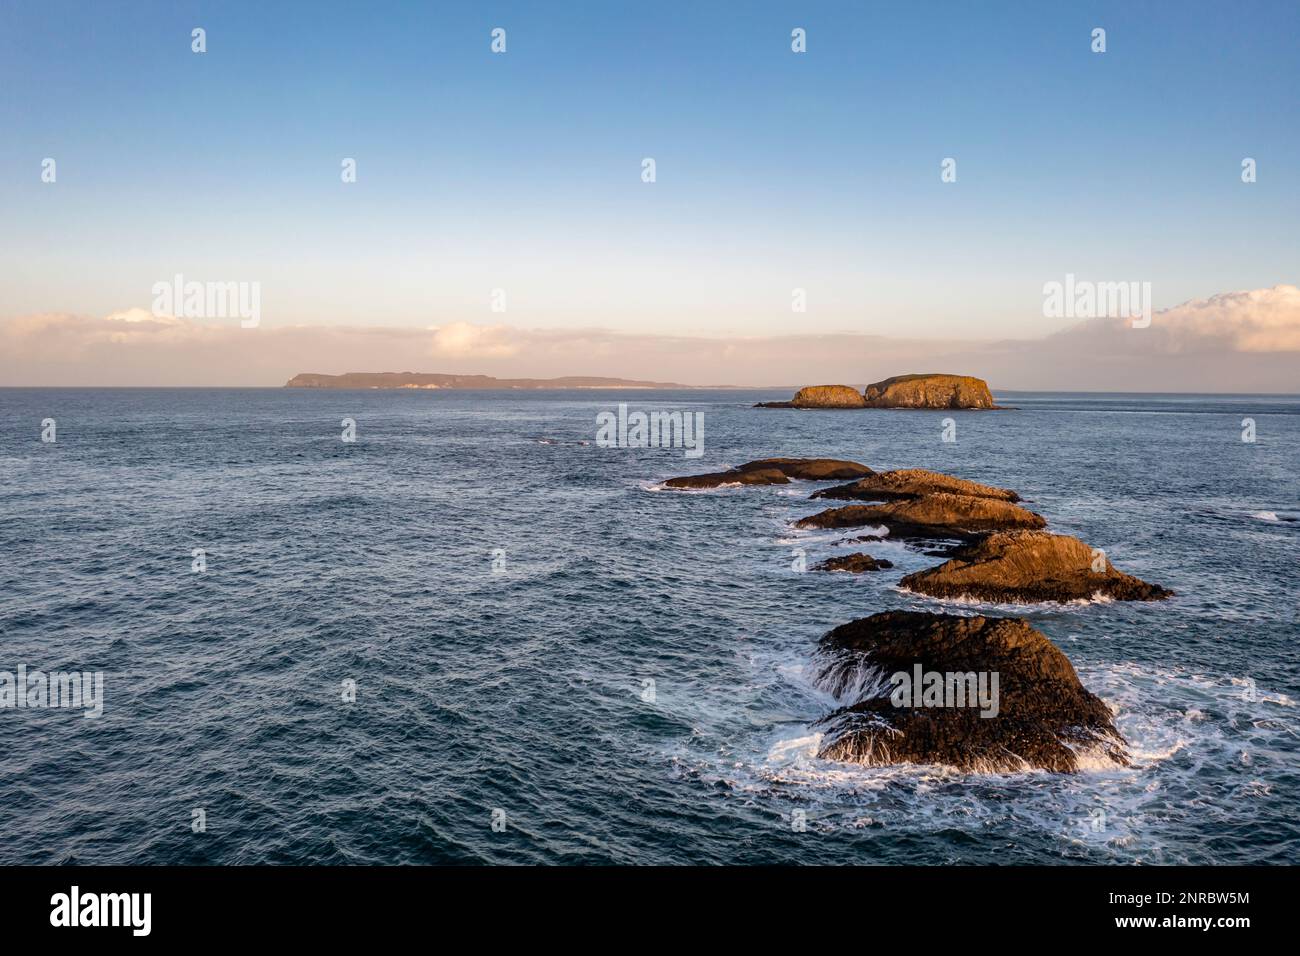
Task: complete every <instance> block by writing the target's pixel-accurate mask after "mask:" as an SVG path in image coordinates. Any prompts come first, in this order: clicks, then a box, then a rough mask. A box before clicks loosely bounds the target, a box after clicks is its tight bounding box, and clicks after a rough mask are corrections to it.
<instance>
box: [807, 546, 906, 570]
mask: <svg viewBox="0 0 1300 956" xmlns="http://www.w3.org/2000/svg"><path fill="white" fill-rule="evenodd" d="M893 566H894V562H892V561H886V560H885V559H884V558H873V557H872V556H871V555H869V554H864V553H863V552H861V551H858V552H856V553H854V554H843V555H838V556H836V557H834V558H827V559H826V560H825V561H823V562H821V563H820V564H817V565H814V567H813V570H814V571H847V572H848V573H849V574H862V573H863V572H865V571H883V570H885V569H886V568H892V567H893Z"/></svg>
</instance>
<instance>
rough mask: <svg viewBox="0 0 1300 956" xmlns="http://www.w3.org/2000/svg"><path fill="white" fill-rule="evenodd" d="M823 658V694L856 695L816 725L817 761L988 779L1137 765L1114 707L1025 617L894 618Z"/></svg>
mask: <svg viewBox="0 0 1300 956" xmlns="http://www.w3.org/2000/svg"><path fill="white" fill-rule="evenodd" d="M818 656H819V668H818V675H817V680H818V683H819V684H820V686H822V687H823V688H824V689H825V690H827V691H829V692H831V693H832V694H835V695H836V696H837V697H840V698H844V697H845V696H846V695H847V696H850V697H852V698H853V702H852V703H850V704H849V705H848V706H845V707H842V708H840V709H839V710H836V711H834V712H833V713H831V714H830V715H828V716H827V717H825V718H823V719H822V720H821V721H819V722H818V724H819V726H820V727H821V728H822V731H823V736H822V743H821V749H820V751H819V754H818V755H819V756H820V757H823V758H826V759H830V760H841V761H851V762H854V763H861V764H867V765H870V766H883V765H888V764H899V763H913V764H942V765H947V766H951V767H957V768H959V769H963V770H968V771H979V772H986V773H987V772H992V773H1007V772H1018V771H1024V770H1030V769H1041V770H1049V771H1053V772H1057V773H1070V772H1074V771H1076V770H1078V769H1079V767H1080V763H1081V758H1083V757H1086V758H1088V759H1089V760H1090V761H1102V762H1105V763H1110V764H1113V765H1117V766H1122V765H1126V764H1127V763H1128V755H1127V752H1126V747H1125V743H1124V740H1123V738H1122V737H1121V736H1120V734H1119V732H1118V731H1117V730H1116V729H1115V724H1114V721H1113V720H1112V717H1111V713H1110V710H1109V708H1108V707H1107V706H1106V705H1105V703H1103V702H1102V701H1101V700H1100V699H1099V698H1097V697H1096V696H1094V695H1093V694H1091V693H1089V692H1088V690H1087V689H1085V688H1084V687H1083V685H1082V684H1081V683H1080V682H1079V677H1078V675H1077V674H1076V673H1075V671H1074V667H1073V666H1072V665H1071V664H1070V661H1069V659H1068V658H1066V656H1065V655H1064V654H1063V653H1062V652H1061V651H1060V649H1059V648H1057V647H1056V646H1055V645H1054V644H1052V642H1051V641H1049V640H1048V639H1047V638H1046V637H1045V636H1044V635H1043V634H1041V633H1039V632H1038V631H1036V630H1034V629H1033V628H1032V627H1030V626H1029V624H1028V623H1027V622H1025V621H1023V620H1020V619H1017V618H989V617H957V616H953V615H946V614H927V613H920V612H912V611H889V612H886V613H883V614H874V615H872V616H871V617H868V618H863V619H861V620H857V621H853V622H851V623H849V624H845V625H842V626H840V627H837V628H836V629H835V630H833V631H831V632H830V633H829V634H827V635H826V636H825V637H824V638H822V641H821V645H820V650H819V655H818ZM895 675H901V676H895ZM931 675H938V677H937V678H935V677H933V676H931ZM995 675H996V676H995ZM904 678H905V679H904ZM936 685H937V688H938V689H937V692H936V690H935V689H936ZM972 698H974V700H973V701H972Z"/></svg>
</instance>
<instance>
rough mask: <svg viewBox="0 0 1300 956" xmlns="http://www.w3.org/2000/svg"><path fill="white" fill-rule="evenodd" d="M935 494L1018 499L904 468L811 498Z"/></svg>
mask: <svg viewBox="0 0 1300 956" xmlns="http://www.w3.org/2000/svg"><path fill="white" fill-rule="evenodd" d="M935 492H947V493H949V494H954V495H968V496H970V497H972V498H996V499H998V500H1000V501H1019V500H1020V496H1019V495H1018V494H1016V493H1015V492H1014V491H1011V490H1009V489H1007V488H995V487H994V486H992V485H981V484H980V483H979V482H977V481H967V480H966V479H964V478H954V477H953V476H952V475H944V474H941V473H940V472H937V471H926V470H925V469H924V468H905V469H900V470H898V471H883V472H878V473H876V474H874V475H868V476H867V477H866V478H860V479H858V480H857V481H854V482H851V483H849V484H847V485H836V486H835V487H834V488H824V489H822V490H821V491H818V492H815V493H814V494H813V496H812V497H814V498H835V499H838V500H849V501H889V500H892V499H895V498H918V497H920V496H921V495H928V494H933V493H935Z"/></svg>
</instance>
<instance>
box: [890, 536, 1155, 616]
mask: <svg viewBox="0 0 1300 956" xmlns="http://www.w3.org/2000/svg"><path fill="white" fill-rule="evenodd" d="M949 554H950V555H951V557H950V560H948V561H946V562H944V563H943V564H941V565H939V566H938V567H934V568H927V569H926V570H924V571H917V572H916V573H915V574H909V575H907V576H906V577H905V578H903V580H902V581H901V582H899V583H900V584H901V586H902V587H904V588H907V589H908V590H911V591H915V592H917V593H919V594H928V595H930V596H932V597H941V598H961V597H965V598H971V599H974V600H977V601H994V602H999V603H1014V604H1023V603H1030V602H1037V601H1076V600H1084V599H1088V598H1091V597H1094V596H1096V595H1102V596H1104V597H1108V598H1113V599H1115V600H1118V601H1158V600H1161V599H1163V598H1167V597H1170V596H1171V595H1172V594H1173V593H1174V592H1173V591H1170V590H1168V589H1167V588H1162V587H1160V586H1159V585H1155V584H1147V583H1146V582H1145V581H1142V580H1140V579H1138V578H1135V577H1133V576H1132V575H1129V574H1124V573H1123V572H1121V571H1117V570H1115V567H1114V566H1113V565H1112V564H1111V563H1110V561H1109V560H1108V559H1107V558H1106V557H1105V555H1104V554H1102V553H1101V552H1100V551H1098V552H1096V553H1095V554H1094V552H1093V550H1092V549H1091V548H1089V547H1088V546H1087V545H1086V544H1084V543H1083V542H1082V541H1080V540H1079V539H1078V538H1072V537H1070V536H1069V535H1064V534H1049V533H1048V532H1046V531H1010V532H1001V533H994V534H989V535H985V536H983V537H981V538H979V539H977V540H975V541H972V542H971V543H969V544H967V545H964V546H962V547H957V548H954V549H952V550H951V551H950V552H949ZM1094 568H1096V570H1094Z"/></svg>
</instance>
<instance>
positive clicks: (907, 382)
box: [863, 374, 998, 408]
mask: <svg viewBox="0 0 1300 956" xmlns="http://www.w3.org/2000/svg"><path fill="white" fill-rule="evenodd" d="M863 397H864V398H865V400H866V406H867V407H868V408H997V407H998V406H997V405H995V404H994V403H993V394H992V393H991V392H990V391H989V386H988V383H987V382H985V381H984V380H983V379H982V378H974V377H972V376H970V375H943V374H925V375H895V376H894V377H893V378H887V379H885V380H884V381H883V382H875V383H874V384H871V385H868V386H867V388H866V391H865V392H864V393H863Z"/></svg>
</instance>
